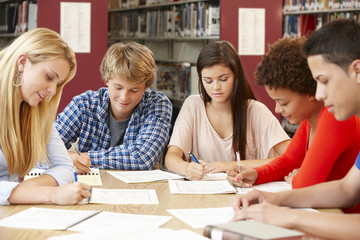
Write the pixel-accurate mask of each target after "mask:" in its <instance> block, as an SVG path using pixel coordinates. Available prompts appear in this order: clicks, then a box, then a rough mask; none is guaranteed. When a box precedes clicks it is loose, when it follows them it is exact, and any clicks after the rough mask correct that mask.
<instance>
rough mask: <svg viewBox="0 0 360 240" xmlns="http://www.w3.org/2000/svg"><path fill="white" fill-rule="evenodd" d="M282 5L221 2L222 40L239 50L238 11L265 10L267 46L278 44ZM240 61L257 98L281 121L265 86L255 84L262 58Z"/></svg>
mask: <svg viewBox="0 0 360 240" xmlns="http://www.w3.org/2000/svg"><path fill="white" fill-rule="evenodd" d="M282 4H283V3H282V0H236V1H233V0H220V39H221V40H227V41H229V42H231V43H232V44H233V45H234V46H235V48H236V49H238V11H239V10H238V9H239V8H265V45H267V44H268V43H274V42H276V41H277V40H278V39H279V38H282V17H283V16H282V6H283V5H282ZM267 51H268V48H267V46H265V52H267ZM240 59H241V62H242V64H243V67H244V69H245V72H246V75H247V77H248V79H249V81H250V84H251V86H252V88H253V90H254V92H255V94H256V97H257V98H258V100H259V101H261V102H262V103H264V104H265V105H266V106H267V107H268V108H269V109H270V110H271V111H272V112H273V113H274V115H275V116H276V117H277V118H278V119H280V115H279V114H276V113H275V111H274V110H275V102H274V101H273V100H272V99H271V98H270V97H269V96H268V95H267V93H266V91H265V89H264V87H263V86H258V85H256V84H255V78H254V72H255V68H256V65H257V64H258V63H259V62H260V61H261V56H240Z"/></svg>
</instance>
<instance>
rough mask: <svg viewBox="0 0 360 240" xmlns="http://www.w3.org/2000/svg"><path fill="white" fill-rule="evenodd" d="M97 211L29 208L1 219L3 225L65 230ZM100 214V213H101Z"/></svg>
mask: <svg viewBox="0 0 360 240" xmlns="http://www.w3.org/2000/svg"><path fill="white" fill-rule="evenodd" d="M95 212H96V211H93V210H92V211H83V210H63V209H50V208H35V207H32V208H28V209H26V210H24V211H22V212H19V213H16V214H14V215H11V216H9V217H6V218H3V219H1V220H0V226H1V227H14V228H33V229H47V230H65V229H67V227H69V226H70V225H72V224H73V223H76V222H79V221H81V220H83V219H85V218H87V217H89V216H91V215H93V214H94V213H95ZM99 214H100V213H99Z"/></svg>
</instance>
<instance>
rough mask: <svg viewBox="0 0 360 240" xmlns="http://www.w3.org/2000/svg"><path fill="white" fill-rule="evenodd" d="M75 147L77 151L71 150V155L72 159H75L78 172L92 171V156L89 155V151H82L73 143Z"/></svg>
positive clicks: (74, 162)
mask: <svg viewBox="0 0 360 240" xmlns="http://www.w3.org/2000/svg"><path fill="white" fill-rule="evenodd" d="M73 148H74V150H75V151H76V152H71V151H69V155H70V158H71V160H72V161H73V164H74V166H75V167H76V169H77V172H78V173H88V172H90V157H89V156H88V155H87V153H80V152H79V150H78V149H77V147H76V146H75V145H73Z"/></svg>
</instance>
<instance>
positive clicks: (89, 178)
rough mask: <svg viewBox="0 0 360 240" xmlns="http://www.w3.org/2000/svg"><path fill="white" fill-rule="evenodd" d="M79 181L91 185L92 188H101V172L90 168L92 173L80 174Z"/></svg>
mask: <svg viewBox="0 0 360 240" xmlns="http://www.w3.org/2000/svg"><path fill="white" fill-rule="evenodd" d="M77 178H78V181H79V182H83V183H86V184H89V185H91V186H101V185H102V181H101V175H100V170H99V169H97V168H90V172H89V173H87V174H78V175H77Z"/></svg>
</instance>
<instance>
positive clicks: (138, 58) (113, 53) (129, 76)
mask: <svg viewBox="0 0 360 240" xmlns="http://www.w3.org/2000/svg"><path fill="white" fill-rule="evenodd" d="M100 73H101V76H102V79H103V81H104V82H105V83H107V82H108V81H109V80H110V79H111V78H113V77H115V76H117V75H120V76H121V77H123V78H125V79H126V80H127V81H130V82H133V83H142V82H146V87H150V86H151V85H152V84H153V82H154V79H155V59H154V55H153V53H152V52H151V51H150V49H148V48H147V47H146V46H144V45H141V44H139V43H136V42H127V43H125V44H124V43H121V42H120V43H115V44H113V45H111V46H110V48H109V49H108V51H107V52H106V54H105V56H104V59H103V60H102V63H101V65H100Z"/></svg>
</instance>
